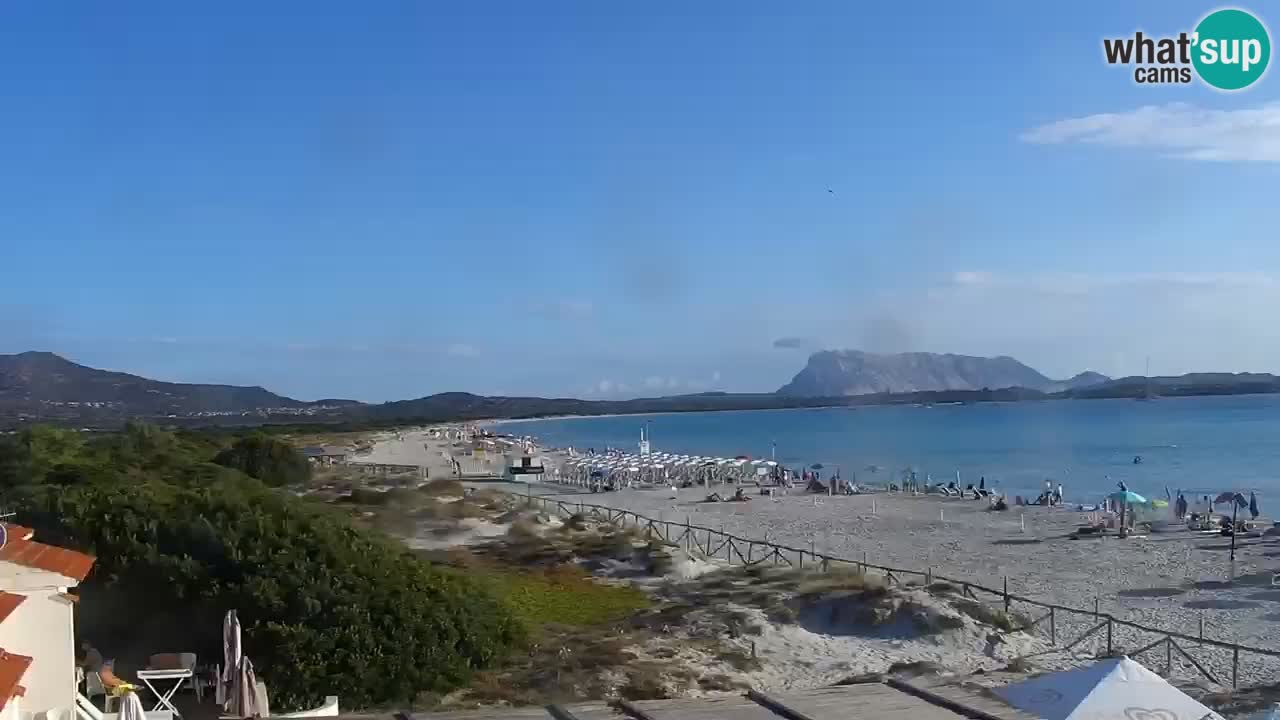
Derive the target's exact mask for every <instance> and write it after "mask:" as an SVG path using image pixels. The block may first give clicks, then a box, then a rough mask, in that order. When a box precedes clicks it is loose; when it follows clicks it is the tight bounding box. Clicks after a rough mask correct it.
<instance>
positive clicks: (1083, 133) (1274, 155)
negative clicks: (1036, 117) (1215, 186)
mask: <svg viewBox="0 0 1280 720" xmlns="http://www.w3.org/2000/svg"><path fill="white" fill-rule="evenodd" d="M1021 139H1022V140H1023V141H1024V142H1029V143H1037V144H1048V145H1058V144H1064V143H1085V144H1091V145H1104V146H1109V147H1132V148H1150V149H1153V150H1158V151H1161V152H1164V153H1167V154H1170V155H1172V156H1174V157H1179V158H1185V159H1188V160H1211V161H1219V162H1280V103H1268V104H1266V105H1263V106H1261V107H1257V108H1251V109H1243V110H1207V109H1204V108H1198V107H1195V106H1193V105H1188V104H1185V103H1172V104H1169V105H1146V106H1144V107H1140V108H1137V109H1136V110H1129V111H1126V112H1118V113H1100V114H1097V115H1086V116H1084V117H1077V118H1069V119H1066V120H1059V121H1057V122H1052V123H1049V124H1047V125H1041V126H1040V127H1037V128H1033V129H1031V130H1028V131H1027V132H1025V133H1023V134H1022V136H1021Z"/></svg>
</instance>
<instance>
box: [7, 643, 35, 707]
mask: <svg viewBox="0 0 1280 720" xmlns="http://www.w3.org/2000/svg"><path fill="white" fill-rule="evenodd" d="M30 666H31V658H29V657H27V656H26V655H14V654H12V653H7V652H5V651H4V650H0V710H3V709H4V706H5V705H8V704H9V699H10V698H12V697H13V696H15V695H21V694H22V693H23V690H24V688H23V687H22V685H20V684H19V683H20V682H21V681H22V676H23V675H25V674H26V672H27V668H28V667H30Z"/></svg>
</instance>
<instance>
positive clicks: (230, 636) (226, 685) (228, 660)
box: [214, 610, 243, 710]
mask: <svg viewBox="0 0 1280 720" xmlns="http://www.w3.org/2000/svg"><path fill="white" fill-rule="evenodd" d="M242 652H243V651H242V650H241V647H240V618H238V617H236V611H235V610H228V611H227V615H226V617H224V618H223V619H222V671H221V672H219V673H218V686H217V687H216V688H215V689H214V699H215V700H216V701H217V703H218V704H219V705H221V706H222V707H223V709H224V710H225V709H226V707H227V704H228V703H230V702H231V687H232V685H233V684H234V683H235V676H236V669H237V668H239V667H240V657H241V655H242Z"/></svg>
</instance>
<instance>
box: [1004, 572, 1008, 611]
mask: <svg viewBox="0 0 1280 720" xmlns="http://www.w3.org/2000/svg"><path fill="white" fill-rule="evenodd" d="M1004 611H1005V614H1008V613H1009V576H1008V575H1005V576H1004Z"/></svg>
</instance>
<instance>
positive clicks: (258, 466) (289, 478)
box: [142, 426, 311, 487]
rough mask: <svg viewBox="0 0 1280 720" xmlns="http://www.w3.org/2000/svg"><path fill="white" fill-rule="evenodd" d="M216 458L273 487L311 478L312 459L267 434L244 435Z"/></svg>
mask: <svg viewBox="0 0 1280 720" xmlns="http://www.w3.org/2000/svg"><path fill="white" fill-rule="evenodd" d="M142 427H149V426H142ZM157 432H163V431H157ZM213 461H214V462H215V463H217V464H218V465H221V466H223V467H229V468H232V469H235V470H239V471H240V472H242V473H244V474H245V475H248V476H249V477H251V478H254V479H256V480H260V481H262V482H263V483H264V484H266V485H269V486H273V487H279V486H282V485H304V484H306V482H307V481H308V480H310V479H311V463H310V462H308V461H307V459H306V458H305V457H303V456H302V453H300V452H298V450H297V449H296V448H294V447H293V446H292V445H290V444H289V443H287V442H285V441H283V440H279V439H277V438H273V437H270V436H267V435H250V436H249V437H246V438H241V439H239V440H237V441H236V442H235V443H234V444H232V445H231V447H229V448H226V449H225V450H222V451H221V452H219V453H218V454H217V455H215V456H214V458H213Z"/></svg>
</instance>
